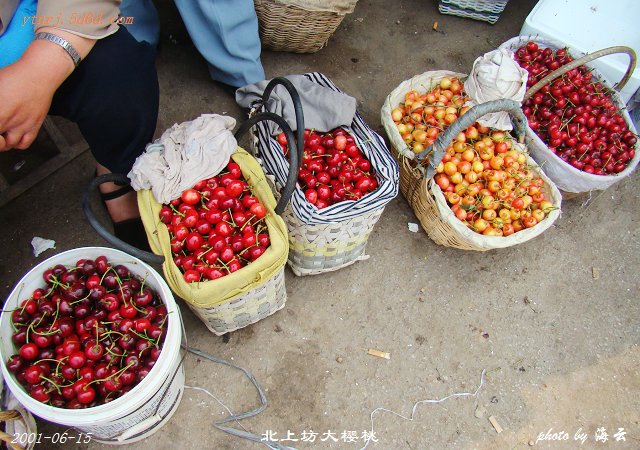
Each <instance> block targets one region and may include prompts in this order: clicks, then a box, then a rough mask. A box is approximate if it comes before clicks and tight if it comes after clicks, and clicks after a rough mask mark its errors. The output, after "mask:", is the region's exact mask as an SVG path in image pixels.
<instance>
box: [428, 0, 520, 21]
mask: <svg viewBox="0 0 640 450" xmlns="http://www.w3.org/2000/svg"><path fill="white" fill-rule="evenodd" d="M507 1H508V0H439V1H438V10H439V11H440V12H441V13H442V14H450V15H453V16H459V17H466V18H468V19H475V20H483V21H485V22H489V23H490V24H494V23H496V22H497V21H498V19H499V18H500V13H502V11H504V8H505V6H507Z"/></svg>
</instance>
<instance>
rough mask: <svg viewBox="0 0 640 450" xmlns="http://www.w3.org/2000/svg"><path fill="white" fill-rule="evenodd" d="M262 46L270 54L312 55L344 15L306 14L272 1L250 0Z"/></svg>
mask: <svg viewBox="0 0 640 450" xmlns="http://www.w3.org/2000/svg"><path fill="white" fill-rule="evenodd" d="M254 5H255V8H256V14H257V16H258V26H259V30H260V39H261V41H262V46H263V47H265V48H268V49H270V50H275V51H281V52H294V53H314V52H317V51H318V50H320V49H321V48H322V47H324V46H325V45H326V44H327V41H328V40H329V38H330V37H331V35H332V34H333V32H334V31H335V30H336V28H338V25H340V23H341V22H342V20H343V19H344V17H345V14H343V13H342V14H341V13H338V12H333V11H310V10H306V9H304V8H300V7H298V6H295V5H284V4H281V3H279V2H276V1H274V0H254Z"/></svg>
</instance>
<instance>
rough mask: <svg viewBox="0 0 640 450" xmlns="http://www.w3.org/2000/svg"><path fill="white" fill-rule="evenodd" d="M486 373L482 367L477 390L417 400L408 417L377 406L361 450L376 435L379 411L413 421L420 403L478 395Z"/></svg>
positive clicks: (372, 414) (363, 449)
mask: <svg viewBox="0 0 640 450" xmlns="http://www.w3.org/2000/svg"><path fill="white" fill-rule="evenodd" d="M485 373H486V369H482V374H481V375H480V386H478V388H477V389H476V390H475V392H458V393H454V394H450V395H447V396H446V397H443V398H441V399H438V400H420V401H418V402H416V403H415V404H414V405H413V409H412V410H411V417H406V416H403V415H402V414H400V413H397V412H395V411H391V410H390V409H386V408H376V409H374V410H373V411H371V433H370V434H369V436H367V440H366V442H365V444H364V447H362V448H361V449H360V450H365V449H366V448H367V447H368V446H369V443H370V442H371V439H372V438H373V437H374V436H375V435H374V429H373V416H374V415H375V414H376V413H377V412H379V411H385V412H388V413H391V414H393V415H394V416H398V417H400V418H402V419H404V420H408V421H410V422H411V421H413V419H414V418H415V415H416V409H417V408H418V405H420V404H422V403H442V402H444V401H446V400H449V399H450V398H453V397H477V396H478V393H479V392H480V389H482V386H483V385H484V375H485Z"/></svg>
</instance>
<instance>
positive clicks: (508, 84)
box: [464, 49, 528, 130]
mask: <svg viewBox="0 0 640 450" xmlns="http://www.w3.org/2000/svg"><path fill="white" fill-rule="evenodd" d="M527 77H528V73H527V71H526V70H525V69H523V68H522V67H520V66H519V65H518V63H517V62H516V60H515V58H514V55H513V52H512V51H510V50H507V49H497V50H493V51H491V52H489V53H485V54H484V55H482V56H481V57H479V58H477V59H476V60H475V62H474V63H473V68H472V69H471V74H469V78H467V81H465V83H464V89H465V91H466V93H467V95H468V96H469V97H470V99H471V100H469V101H468V102H467V103H466V105H467V106H474V105H479V104H480V103H484V102H488V101H491V100H499V99H502V98H507V99H510V100H515V101H517V102H522V100H523V99H524V94H525V92H526V91H527ZM478 123H479V124H480V125H483V126H485V127H491V128H497V129H499V130H511V129H512V128H513V126H512V125H511V120H510V119H509V114H508V113H506V112H497V113H491V114H487V115H486V116H483V117H481V118H480V119H479V120H478Z"/></svg>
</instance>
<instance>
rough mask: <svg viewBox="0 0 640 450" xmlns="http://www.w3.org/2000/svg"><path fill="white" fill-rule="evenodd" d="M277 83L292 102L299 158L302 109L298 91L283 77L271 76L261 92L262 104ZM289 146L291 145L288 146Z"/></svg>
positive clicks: (302, 130)
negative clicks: (285, 91) (283, 88)
mask: <svg viewBox="0 0 640 450" xmlns="http://www.w3.org/2000/svg"><path fill="white" fill-rule="evenodd" d="M279 84H280V85H282V86H284V87H285V89H286V90H287V91H288V92H289V95H290V96H291V102H292V103H293V110H294V112H295V116H296V134H297V136H296V137H297V144H298V147H297V148H298V154H299V155H300V159H302V151H303V150H304V113H303V111H302V101H301V100H300V95H299V94H298V91H297V90H296V88H295V86H294V85H293V83H292V82H291V81H289V80H288V79H287V78H284V77H276V78H273V79H272V80H271V81H270V82H269V84H267V87H266V88H264V92H263V93H262V104H263V105H266V104H267V101H268V100H269V97H270V96H271V93H272V92H273V90H274V89H275V87H276V86H277V85H279ZM289 148H293V147H291V146H289Z"/></svg>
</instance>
